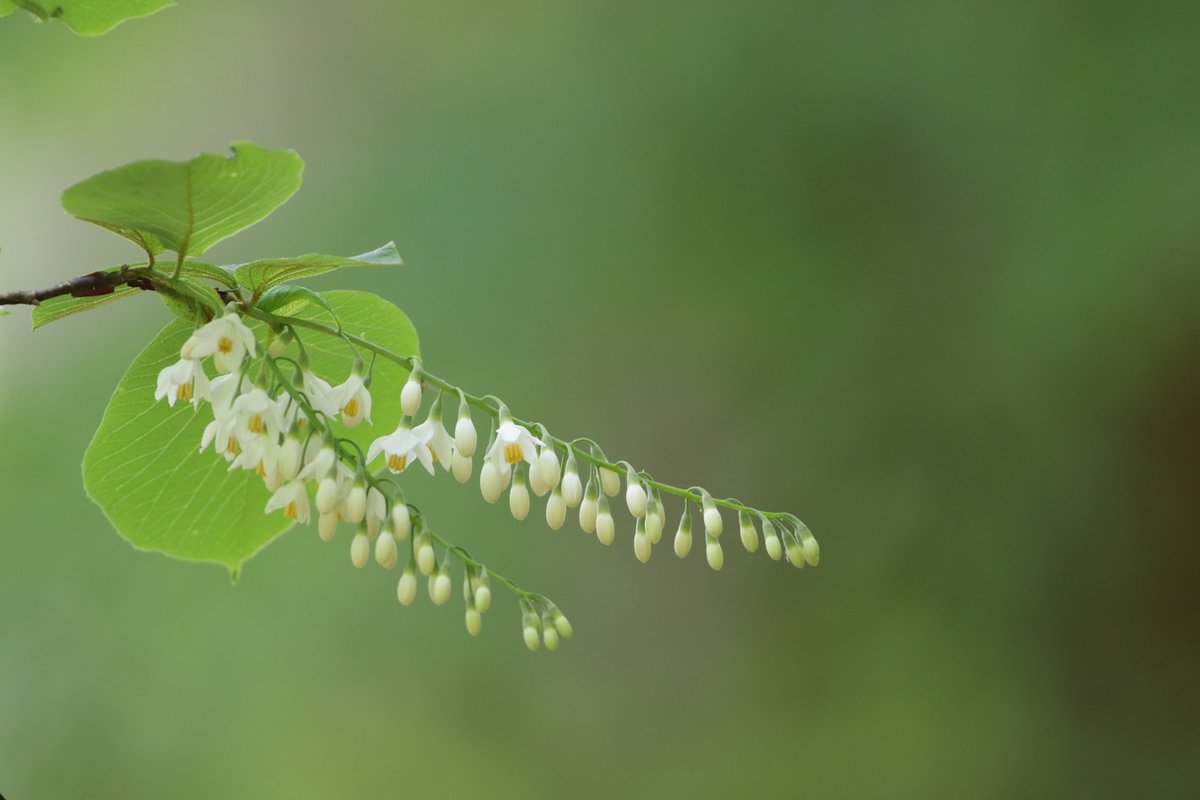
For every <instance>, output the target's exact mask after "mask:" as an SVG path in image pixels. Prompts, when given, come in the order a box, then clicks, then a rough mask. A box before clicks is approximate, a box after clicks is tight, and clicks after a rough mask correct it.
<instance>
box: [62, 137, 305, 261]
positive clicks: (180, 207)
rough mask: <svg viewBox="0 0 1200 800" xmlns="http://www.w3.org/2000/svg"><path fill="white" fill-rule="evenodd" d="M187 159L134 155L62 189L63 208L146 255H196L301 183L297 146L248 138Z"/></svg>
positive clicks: (249, 222) (253, 219)
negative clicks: (224, 150) (273, 146)
mask: <svg viewBox="0 0 1200 800" xmlns="http://www.w3.org/2000/svg"><path fill="white" fill-rule="evenodd" d="M232 150H233V156H232V157H224V156H220V155H216V154H214V153H205V154H202V155H199V156H196V157H195V158H193V159H192V160H190V161H160V160H148V161H135V162H133V163H132V164H126V165H125V166H123V167H118V168H116V169H113V170H109V171H108V172H101V173H100V174H99V175H94V176H92V177H91V178H88V179H87V180H85V181H81V182H80V183H77V184H75V185H74V186H72V187H71V188H69V189H67V190H66V191H65V192H63V195H62V204H63V208H65V209H66V210H67V213H69V214H72V215H73V216H76V217H79V218H80V219H82V220H85V221H87V222H92V223H94V224H96V225H99V226H101V227H103V228H106V229H108V230H111V231H113V232H114V233H117V234H120V235H121V236H124V237H126V238H127V239H129V240H131V241H133V242H134V243H135V244H137V245H138V246H139V247H141V248H142V249H143V250H145V251H146V252H147V253H150V254H151V255H154V254H157V253H159V252H162V251H163V250H171V251H174V252H175V253H177V254H178V255H179V256H180V257H181V258H182V257H184V256H188V255H197V256H198V255H201V254H203V253H204V251H205V250H207V249H208V248H210V247H212V246H213V245H214V244H216V243H217V242H219V241H221V240H222V239H225V238H227V237H229V236H232V235H233V234H235V233H237V232H238V231H240V230H242V229H244V228H248V227H250V226H251V225H253V224H254V223H256V222H258V221H259V220H261V219H263V218H264V217H266V216H267V215H268V214H270V213H271V212H272V211H274V210H275V209H276V208H278V207H279V206H280V205H282V204H283V203H284V202H285V201H286V200H287V199H288V198H289V197H291V196H292V195H293V194H294V193H295V192H296V190H297V189H298V188H299V187H300V176H301V173H302V172H303V170H304V162H303V161H301V159H300V156H298V155H297V154H296V153H295V151H292V150H266V149H264V148H262V147H260V146H259V145H257V144H254V143H253V142H238V143H237V144H234V145H233V146H232Z"/></svg>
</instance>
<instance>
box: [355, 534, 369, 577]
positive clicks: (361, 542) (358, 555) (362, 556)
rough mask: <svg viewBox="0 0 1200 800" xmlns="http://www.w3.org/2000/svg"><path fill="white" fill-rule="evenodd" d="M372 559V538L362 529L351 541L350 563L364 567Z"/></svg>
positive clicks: (360, 567)
mask: <svg viewBox="0 0 1200 800" xmlns="http://www.w3.org/2000/svg"><path fill="white" fill-rule="evenodd" d="M370 560H371V540H370V539H369V538H368V537H367V534H366V532H365V531H362V530H360V531H359V532H358V533H356V534H354V539H353V540H352V541H351V542H350V563H351V564H353V565H354V566H356V567H358V568H359V569H362V568H363V567H365V566H366V565H367V562H368V561H370Z"/></svg>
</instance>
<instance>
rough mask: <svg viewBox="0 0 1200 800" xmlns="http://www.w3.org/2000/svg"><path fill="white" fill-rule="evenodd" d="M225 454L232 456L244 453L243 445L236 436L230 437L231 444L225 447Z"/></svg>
mask: <svg viewBox="0 0 1200 800" xmlns="http://www.w3.org/2000/svg"><path fill="white" fill-rule="evenodd" d="M225 452H226V453H228V454H229V455H231V456H236V455H237V454H238V453H240V452H242V443H241V442H239V441H238V440H237V437H236V436H230V437H229V444H227V445H225Z"/></svg>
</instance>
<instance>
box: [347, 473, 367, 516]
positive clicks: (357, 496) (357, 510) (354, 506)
mask: <svg viewBox="0 0 1200 800" xmlns="http://www.w3.org/2000/svg"><path fill="white" fill-rule="evenodd" d="M366 515H367V487H366V485H365V484H364V483H363V482H362V480H361V479H359V480H357V481H355V482H354V485H353V486H351V487H350V493H349V494H347V495H346V500H345V502H344V503H343V505H342V516H343V517H345V518H346V521H347V522H352V523H354V524H355V525H357V524H358V523H360V522H362V521H363V518H364V517H365V516H366Z"/></svg>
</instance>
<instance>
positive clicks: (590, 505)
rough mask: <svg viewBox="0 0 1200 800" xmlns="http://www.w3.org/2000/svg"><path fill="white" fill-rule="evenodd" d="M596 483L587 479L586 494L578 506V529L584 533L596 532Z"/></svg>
mask: <svg viewBox="0 0 1200 800" xmlns="http://www.w3.org/2000/svg"><path fill="white" fill-rule="evenodd" d="M597 494H598V492H597V491H596V483H595V481H594V480H593V479H591V478H588V485H587V492H586V494H585V495H584V497H583V502H582V503H581V504H580V506H579V527H580V528H581V529H582V530H583V532H584V533H591V532H592V531H594V530H596V495H597Z"/></svg>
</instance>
